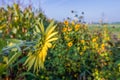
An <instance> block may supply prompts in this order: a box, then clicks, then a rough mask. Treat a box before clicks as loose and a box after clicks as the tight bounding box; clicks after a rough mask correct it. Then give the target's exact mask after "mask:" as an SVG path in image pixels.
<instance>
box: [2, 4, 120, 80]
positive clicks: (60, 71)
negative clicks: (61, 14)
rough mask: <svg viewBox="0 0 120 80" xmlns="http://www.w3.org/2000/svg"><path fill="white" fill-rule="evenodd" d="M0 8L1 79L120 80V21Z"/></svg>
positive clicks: (17, 8) (16, 8)
mask: <svg viewBox="0 0 120 80" xmlns="http://www.w3.org/2000/svg"><path fill="white" fill-rule="evenodd" d="M0 12H1V13H0V17H1V18H0V80H120V54H119V53H120V24H105V25H101V24H85V23H82V22H78V21H74V20H73V21H69V20H67V19H66V20H65V21H63V22H58V21H55V20H51V19H48V18H47V17H46V16H45V15H44V14H43V13H42V12H40V13H39V14H38V15H35V14H34V13H33V12H32V10H31V8H29V7H28V8H26V9H25V10H21V9H20V8H19V5H17V4H14V5H13V6H11V7H10V6H8V7H7V9H4V8H0ZM3 16H5V17H3Z"/></svg>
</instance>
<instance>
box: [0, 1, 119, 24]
mask: <svg viewBox="0 0 120 80" xmlns="http://www.w3.org/2000/svg"><path fill="white" fill-rule="evenodd" d="M1 1H3V0H0V4H1ZM5 1H6V2H7V3H8V1H9V3H10V2H12V1H15V0H5ZM30 1H31V3H32V4H33V5H34V7H36V8H37V7H39V6H38V5H39V4H40V7H41V8H42V11H43V12H44V13H45V15H46V16H47V17H48V18H51V19H56V20H58V21H63V19H66V18H67V17H70V18H74V15H73V14H72V13H71V10H74V11H75V12H76V14H78V15H79V16H81V12H84V20H85V21H86V22H99V21H100V20H101V19H102V20H103V21H104V22H120V0H24V3H26V4H27V3H29V2H30Z"/></svg>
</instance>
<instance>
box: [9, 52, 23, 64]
mask: <svg viewBox="0 0 120 80" xmlns="http://www.w3.org/2000/svg"><path fill="white" fill-rule="evenodd" d="M20 55H21V52H19V53H15V54H14V55H13V56H12V57H11V58H10V59H9V60H8V64H7V65H8V66H9V65H11V64H12V63H14V62H15V61H16V60H17V59H18V57H19V56H20Z"/></svg>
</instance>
